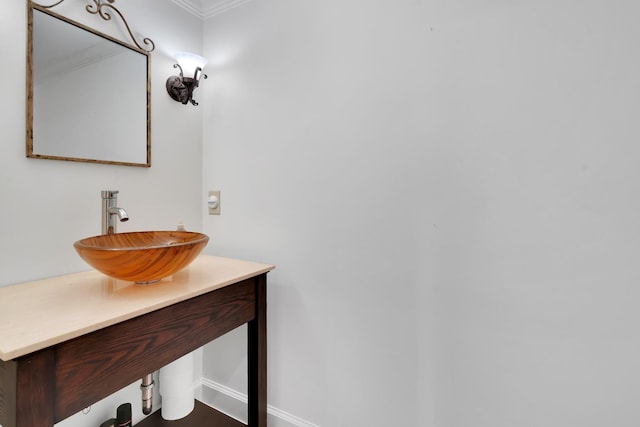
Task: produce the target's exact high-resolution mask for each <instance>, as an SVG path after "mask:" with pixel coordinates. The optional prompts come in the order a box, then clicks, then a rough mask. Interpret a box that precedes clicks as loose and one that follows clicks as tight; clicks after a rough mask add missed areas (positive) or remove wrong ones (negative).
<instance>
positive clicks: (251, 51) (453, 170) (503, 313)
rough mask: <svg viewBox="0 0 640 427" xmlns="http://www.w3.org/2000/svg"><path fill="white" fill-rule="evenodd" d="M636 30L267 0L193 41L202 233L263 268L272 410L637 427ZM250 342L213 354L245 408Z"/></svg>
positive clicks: (387, 419)
mask: <svg viewBox="0 0 640 427" xmlns="http://www.w3.org/2000/svg"><path fill="white" fill-rule="evenodd" d="M639 12H640V5H638V4H637V2H633V1H631V0H616V1H614V2H610V1H607V2H605V1H601V0H588V1H580V2H577V1H571V0H556V1H539V2H531V1H515V2H514V1H510V2H506V1H498V0H480V1H478V0H460V1H456V2H438V1H429V0H423V1H416V0H397V1H394V2H371V1H365V0H346V1H340V2H338V1H331V2H300V1H292V0H262V1H253V2H249V3H246V4H244V5H242V6H240V7H238V8H236V9H234V10H232V11H231V12H228V13H226V14H224V15H221V16H219V17H216V18H214V19H211V20H208V21H207V22H206V23H205V28H204V39H205V42H204V43H205V56H207V57H208V58H209V59H210V60H211V64H210V66H209V68H208V70H207V71H208V73H209V76H210V79H209V80H207V84H206V85H204V86H203V88H202V91H203V93H204V94H205V95H204V100H203V103H202V104H203V110H204V114H205V121H204V123H205V125H204V186H205V187H206V189H221V190H222V215H221V216H220V217H207V216H205V218H204V230H205V232H207V233H209V234H210V235H211V237H212V238H213V242H214V245H213V246H212V247H211V248H209V251H210V252H213V253H218V254H223V255H229V256H237V257H242V258H250V259H256V260H260V261H266V262H272V263H275V264H276V265H277V270H276V271H274V272H273V273H270V277H269V280H270V288H269V292H270V294H269V310H270V311H269V401H270V404H272V405H274V406H275V407H276V408H279V409H281V410H284V411H287V412H288V413H291V414H295V415H297V416H299V417H301V418H303V419H305V420H307V421H309V422H313V423H316V424H317V425H322V426H331V427H337V426H389V425H398V426H404V425H420V426H425V427H426V426H438V427H463V426H474V427H499V426H504V427H512V426H524V425H528V426H541V427H542V426H544V427H549V426H553V427H556V426H557V427H567V426H576V427H578V426H580V427H584V426H593V427H600V426H603V425H616V426H632V425H637V413H636V412H637V411H636V410H635V408H636V406H637V405H635V403H636V402H637V401H638V400H639V399H640V391H639V390H640V389H639V388H638V387H637V385H638V383H640V368H639V365H638V363H637V360H638V358H639V356H640V342H639V338H638V336H639V335H638V333H637V324H638V323H639V322H640V312H639V311H638V310H637V308H636V307H637V306H638V305H639V303H640V290H639V289H638V287H637V286H635V285H636V282H637V281H638V279H639V276H640V270H639V269H638V262H637V260H636V258H637V255H636V254H637V253H638V249H640V248H639V246H640V243H639V242H640V225H639V224H640V222H639V221H638V219H637V212H638V209H639V208H640V203H639V202H638V201H637V198H636V196H637V195H638V194H640V168H638V158H639V157H640V145H638V144H637V143H636V142H637V140H638V137H639V136H640V128H639V127H638V125H637V123H638V120H637V119H636V115H637V112H638V111H639V107H640V105H639V104H640V83H639V80H638V76H639V75H640V73H639V71H640V60H639V58H638V56H637V54H636V51H637V48H636V47H637V46H636V44H637V43H636V42H637V40H638V39H639V37H638V36H639V35H640V34H639V32H640V28H638V26H637V25H636V19H635V17H637V16H638V13H639ZM201 96H202V95H201ZM243 339H244V337H242V336H240V335H239V334H236V336H231V337H228V338H227V339H226V340H225V341H223V342H222V343H219V344H217V345H216V344H213V345H210V346H208V347H207V349H206V350H205V367H204V372H205V375H206V376H207V378H209V379H210V380H212V381H215V382H218V383H220V384H223V385H228V386H230V387H232V388H234V389H237V390H240V391H242V387H243V386H244V385H243V381H244V379H243V375H242V370H243V369H244V368H243V363H244V360H242V358H241V357H239V355H240V354H241V350H240V347H241V341H242V340H243Z"/></svg>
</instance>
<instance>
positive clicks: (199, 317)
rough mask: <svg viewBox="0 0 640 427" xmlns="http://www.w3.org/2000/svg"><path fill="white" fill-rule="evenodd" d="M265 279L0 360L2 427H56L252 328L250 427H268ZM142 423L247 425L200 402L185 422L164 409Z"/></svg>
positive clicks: (243, 282)
mask: <svg viewBox="0 0 640 427" xmlns="http://www.w3.org/2000/svg"><path fill="white" fill-rule="evenodd" d="M266 275H267V273H261V274H258V275H256V276H254V277H250V278H247V279H244V280H240V281H238V282H237V283H233V284H229V285H226V286H224V287H221V288H219V289H216V290H213V291H210V292H207V293H204V294H202V295H199V296H195V297H193V298H190V299H187V300H185V301H182V302H179V303H176V304H172V305H169V306H167V307H165V308H161V309H158V310H155V311H151V312H149V313H147V314H143V315H141V316H138V317H134V318H132V319H130V320H126V321H123V322H120V323H116V324H114V325H112V326H108V327H105V328H102V329H99V330H96V331H94V332H91V333H88V334H86V335H82V336H80V337H77V338H74V339H71V340H68V341H64V342H61V343H59V344H56V345H53V346H50V347H48V348H45V349H42V350H39V351H36V352H33V353H30V354H27V355H24V356H21V357H18V358H16V359H14V360H9V361H1V360H0V425H2V427H51V426H52V425H53V424H54V423H57V422H60V421H62V420H63V419H65V418H67V417H69V416H71V415H73V414H75V413H76V412H78V411H80V410H82V409H83V408H85V407H87V406H89V405H91V404H93V403H95V402H97V401H99V400H100V399H103V398H105V397H106V396H108V395H110V394H112V393H114V392H115V391H117V390H119V389H121V388H123V387H125V386H127V385H129V384H131V383H134V382H135V381H137V380H139V379H140V378H142V377H143V376H145V375H147V374H149V373H150V372H153V371H156V370H158V369H160V368H161V367H162V366H164V365H166V364H168V363H170V362H172V361H173V360H175V359H177V358H179V357H181V356H183V355H184V354H187V353H189V352H192V351H193V350H195V349H197V348H199V347H201V346H203V345H204V344H206V343H208V342H210V341H212V340H214V339H216V338H218V337H219V336H221V335H223V334H225V333H227V332H229V331H231V330H232V329H235V328H237V327H238V326H240V325H243V324H245V323H247V324H248V328H247V329H248V334H247V335H248V337H247V339H248V347H247V349H248V377H249V384H248V391H249V393H248V394H249V396H248V399H249V407H248V420H249V424H248V425H249V426H250V427H266V425H267V420H266V419H267V411H266V408H267V401H266V396H267V382H266V381H267V377H266V369H267V339H266V331H267V329H266V292H267V291H266V285H267V280H266ZM42 327H43V328H46V325H42ZM138 425H140V426H143V427H151V426H154V427H156V426H175V427H181V426H186V425H189V426H190V427H198V426H200V425H202V426H205V425H206V426H220V427H227V426H242V425H244V424H242V423H239V422H238V421H236V420H233V419H231V418H229V417H226V416H224V415H221V414H220V413H217V412H216V411H215V410H213V409H211V408H209V407H207V406H206V405H203V404H201V403H200V402H196V409H195V410H194V412H193V413H192V414H191V415H190V416H189V417H187V418H185V420H184V421H181V420H178V421H171V422H169V421H164V420H162V418H161V417H160V414H159V411H158V412H157V413H155V414H153V415H152V416H149V417H147V418H146V419H145V420H143V421H142V422H140V423H139V424H138Z"/></svg>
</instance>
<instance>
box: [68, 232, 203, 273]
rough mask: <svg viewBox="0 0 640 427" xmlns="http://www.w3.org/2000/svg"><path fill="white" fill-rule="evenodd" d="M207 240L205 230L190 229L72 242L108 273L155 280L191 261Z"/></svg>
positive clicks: (102, 236) (101, 270)
mask: <svg viewBox="0 0 640 427" xmlns="http://www.w3.org/2000/svg"><path fill="white" fill-rule="evenodd" d="M208 241H209V237H208V236H207V235H206V234H202V233H195V232H191V231H138V232H133V233H116V234H105V235H101V236H94V237H87V238H86V239H82V240H78V241H77V242H75V243H74V244H73V246H74V248H75V249H76V251H77V252H78V255H80V257H81V258H82V259H83V260H85V261H86V262H87V264H89V265H90V266H91V267H93V268H95V269H96V270H98V271H99V272H101V273H104V274H106V275H107V276H109V277H113V278H115V279H120V280H127V281H133V282H136V283H154V282H157V281H159V280H160V279H162V278H165V277H168V276H171V275H172V274H174V273H177V272H178V271H180V270H182V269H183V268H185V267H186V266H187V265H189V264H190V263H191V261H193V260H194V259H195V258H196V257H197V256H198V255H199V254H200V252H201V251H202V249H204V247H205V246H206V245H207V242H208Z"/></svg>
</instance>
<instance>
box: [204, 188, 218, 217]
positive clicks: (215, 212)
mask: <svg viewBox="0 0 640 427" xmlns="http://www.w3.org/2000/svg"><path fill="white" fill-rule="evenodd" d="M211 196H213V197H215V198H216V199H218V204H217V206H213V207H212V204H211V203H210V201H211V198H212V197H211ZM207 205H208V206H209V215H220V190H211V191H209V200H207Z"/></svg>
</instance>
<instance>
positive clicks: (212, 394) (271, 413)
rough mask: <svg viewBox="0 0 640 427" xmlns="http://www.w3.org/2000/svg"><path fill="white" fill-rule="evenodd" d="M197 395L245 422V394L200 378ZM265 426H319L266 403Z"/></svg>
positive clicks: (207, 402) (203, 401)
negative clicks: (199, 387)
mask: <svg viewBox="0 0 640 427" xmlns="http://www.w3.org/2000/svg"><path fill="white" fill-rule="evenodd" d="M198 396H199V397H200V400H201V401H202V403H206V404H207V405H209V406H211V407H213V408H215V409H217V410H218V411H220V412H222V413H225V414H227V415H228V416H230V417H232V418H235V419H236V420H238V421H241V422H243V423H246V422H247V401H248V399H247V395H246V394H244V393H240V392H238V391H236V390H234V389H232V388H229V387H227V386H225V385H222V384H220V383H217V382H215V381H212V380H210V379H208V378H202V382H201V390H199V392H198ZM267 426H269V427H319V426H318V425H317V424H313V423H310V422H309V421H305V420H303V419H302V418H299V417H296V416H295V415H293V414H290V413H288V412H285V411H283V410H281V409H278V408H275V407H273V406H271V405H267Z"/></svg>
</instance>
